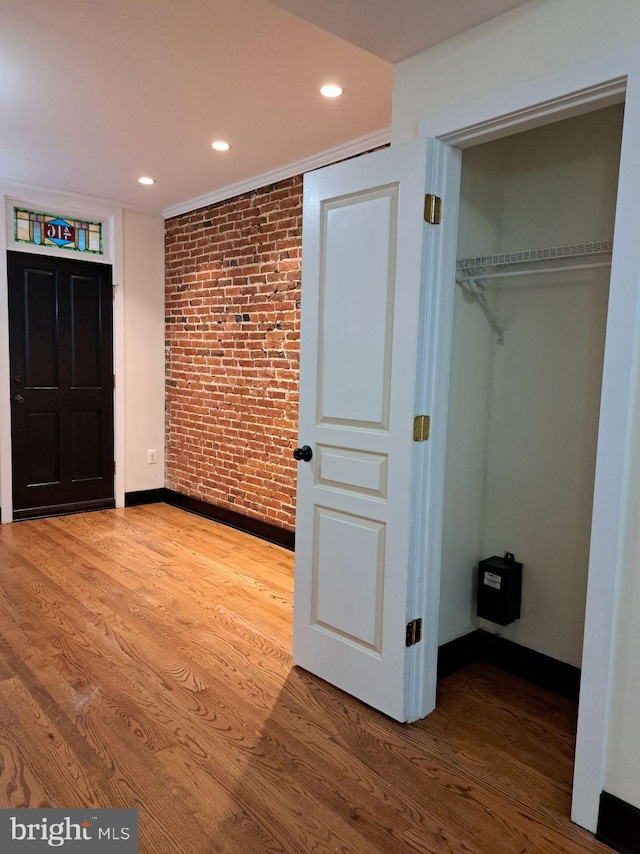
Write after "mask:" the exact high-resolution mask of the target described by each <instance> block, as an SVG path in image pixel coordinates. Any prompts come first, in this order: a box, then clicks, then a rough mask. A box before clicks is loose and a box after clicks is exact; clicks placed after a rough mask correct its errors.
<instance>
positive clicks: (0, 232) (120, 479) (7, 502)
mask: <svg viewBox="0 0 640 854" xmlns="http://www.w3.org/2000/svg"><path fill="white" fill-rule="evenodd" d="M14 204H17V205H18V206H20V207H26V208H30V209H33V210H44V211H53V212H62V213H66V214H67V215H69V216H74V215H75V216H76V217H77V218H82V219H90V220H93V221H102V223H103V254H102V255H91V254H84V255H83V254H82V253H79V252H78V253H73V252H68V256H69V257H70V258H75V257H77V258H79V259H80V260H85V261H96V262H100V263H106V264H110V265H111V268H112V275H113V284H114V287H115V296H114V303H113V365H114V374H115V375H116V377H118V378H120V381H119V382H117V383H116V388H115V394H114V413H113V414H114V422H113V426H114V455H115V456H114V459H115V463H116V473H115V480H114V495H115V501H116V507H124V450H125V448H124V379H123V378H124V295H123V293H122V288H121V287H120V286H119V285H120V283H122V281H123V271H124V259H123V239H122V233H123V224H122V223H123V214H122V208H119V207H116V206H115V205H111V204H108V203H104V204H103V203H100V202H96V200H95V199H93V198H85V197H84V196H77V195H75V194H69V193H56V192H54V191H50V190H37V189H34V188H33V187H24V186H21V185H11V184H6V185H4V186H0V508H1V511H2V517H1V518H0V523H4V522H12V521H13V489H12V477H11V475H12V472H11V402H10V372H9V304H8V283H7V250H12V251H17V252H31V253H33V254H34V255H55V256H56V257H60V255H61V253H60V251H56V250H55V249H50V248H47V247H44V246H43V247H40V246H31V245H30V244H27V243H18V242H16V241H15V240H14V238H13V219H12V212H13V205H14ZM65 257H66V256H65Z"/></svg>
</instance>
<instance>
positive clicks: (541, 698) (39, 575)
mask: <svg viewBox="0 0 640 854" xmlns="http://www.w3.org/2000/svg"><path fill="white" fill-rule="evenodd" d="M292 587H293V555H292V554H291V553H290V552H288V551H285V550H283V549H281V548H279V547H278V546H273V545H270V544H268V543H265V542H262V541H260V540H257V539H255V538H252V537H250V536H248V535H245V534H241V533H239V532H237V531H234V530H232V529H230V528H225V527H222V526H220V525H216V524H215V523H212V522H209V521H207V520H205V519H201V518H199V517H197V516H193V515H190V514H187V513H184V512H183V511H180V510H176V509H174V508H170V507H167V506H165V505H162V504H156V505H151V506H147V507H132V508H128V509H126V510H109V511H102V512H96V513H88V514H83V515H77V516H66V517H60V518H54V519H40V520H35V521H30V522H20V523H16V524H14V525H5V526H3V527H2V528H0V806H12V807H80V806H86V807H137V808H138V809H139V811H140V851H141V852H142V854H165V852H166V854H169V852H171V854H208V852H231V853H232V854H236V852H237V854H241V853H242V854H260V853H261V852H284V854H297V853H298V852H300V854H308V852H318V853H319V854H320V852H341V854H400V852H432V853H433V854H445V852H446V854H458V852H468V854H531V853H532V852H544V854H546V852H549V854H551V852H556V853H557V854H578V852H610V849H609V848H607V847H606V846H604V845H601V844H600V843H598V842H596V841H595V840H594V838H593V837H592V836H591V835H590V834H588V833H586V832H585V831H582V830H581V829H580V828H578V827H576V826H575V825H572V824H571V823H570V821H569V819H568V815H569V799H570V787H571V771H572V755H573V731H574V726H575V706H574V705H573V704H572V703H571V702H569V701H567V700H564V699H562V698H560V697H556V696H555V695H553V694H548V693H546V692H545V691H543V690H542V689H539V688H536V687H534V686H531V685H528V684H527V683H525V682H521V681H520V680H517V679H515V678H514V677H511V676H508V675H506V674H504V673H502V672H501V671H498V670H495V669H493V668H491V667H490V666H488V665H481V664H478V665H474V666H473V667H470V668H467V669H466V670H465V671H463V672H460V673H457V674H454V675H453V676H450V677H448V678H447V679H445V680H443V682H442V683H441V685H440V691H439V705H438V709H437V711H436V712H435V713H434V714H433V715H431V716H430V717H429V718H427V719H426V720H425V721H422V722H420V723H419V724H412V725H402V724H397V723H395V722H393V721H390V720H388V719H387V718H385V717H383V716H381V715H379V714H377V713H376V712H374V711H372V710H371V709H369V708H368V707H366V706H364V705H362V704H361V703H359V702H357V701H356V700H353V699H351V698H350V697H348V696H346V695H344V694H342V693H341V692H340V691H338V690H337V689H334V688H332V687H331V686H329V685H326V684H325V683H323V682H321V681H320V680H319V679H316V678H315V677H313V676H311V675H309V674H307V673H305V672H303V671H301V670H299V669H296V668H294V667H292V665H291V659H290V648H291V597H292Z"/></svg>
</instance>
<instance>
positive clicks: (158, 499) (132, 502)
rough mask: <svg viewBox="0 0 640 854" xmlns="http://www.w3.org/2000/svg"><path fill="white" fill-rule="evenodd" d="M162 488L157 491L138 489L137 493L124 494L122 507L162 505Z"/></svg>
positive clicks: (163, 491)
mask: <svg viewBox="0 0 640 854" xmlns="http://www.w3.org/2000/svg"><path fill="white" fill-rule="evenodd" d="M166 491H167V490H166V489H165V488H164V486H161V487H159V488H158V489H139V490H138V491H137V492H125V495H124V506H125V507H139V506H140V505H141V504H162V503H163V502H164V501H165V492H166Z"/></svg>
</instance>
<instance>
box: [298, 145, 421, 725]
mask: <svg viewBox="0 0 640 854" xmlns="http://www.w3.org/2000/svg"><path fill="white" fill-rule="evenodd" d="M434 145H435V143H433V142H432V141H430V142H429V143H427V142H425V141H420V142H416V143H411V144H410V145H407V146H398V147H397V148H391V149H385V150H383V151H378V152H375V153H373V154H369V155H365V156H363V157H359V158H356V159H354V160H350V161H347V162H344V163H340V164H337V165H335V166H330V167H327V168H325V169H321V170H318V171H316V172H313V173H310V174H309V175H307V176H305V188H304V213H303V223H304V225H303V262H302V309H301V347H302V350H301V366H300V367H301V371H300V416H299V442H300V445H308V446H309V448H310V449H311V451H312V454H313V456H312V458H311V459H310V460H308V461H305V460H302V461H300V462H299V468H298V499H297V522H296V566H295V599H294V643H293V655H294V661H295V663H296V664H298V665H300V666H302V667H304V668H305V669H307V670H310V671H311V672H312V673H315V674H317V675H318V676H321V677H322V678H323V679H326V680H327V681H329V682H331V683H332V684H334V685H336V686H338V687H339V688H341V689H343V690H345V691H347V692H348V693H350V694H353V695H354V696H356V697H358V698H359V699H361V700H363V701H364V702H366V703H368V704H369V705H371V706H373V707H375V708H376V709H379V710H380V711H382V712H384V713H386V714H388V715H390V716H391V717H393V718H395V719H397V720H407V719H408V717H409V716H410V713H409V712H408V706H407V697H408V695H409V692H410V690H411V686H410V685H409V684H408V683H409V682H410V679H411V670H412V669H411V667H410V666H408V661H409V656H410V655H411V654H412V653H411V651H410V650H409V649H408V648H407V646H406V641H405V638H406V626H407V623H408V621H410V620H412V619H413V618H414V617H417V616H420V615H419V614H414V613H413V612H412V608H413V598H414V596H413V595H412V594H413V590H414V587H413V586H412V584H411V583H410V581H411V578H410V576H411V572H412V568H411V566H410V559H411V555H410V551H411V549H410V537H411V528H412V512H411V504H412V502H411V486H412V467H413V466H415V461H416V454H415V451H414V441H413V421H414V416H415V415H416V414H419V413H417V412H416V410H415V406H416V403H415V401H416V369H417V352H418V344H419V340H418V339H419V317H420V315H421V310H422V309H421V290H422V289H421V283H422V281H423V279H424V277H425V272H426V266H427V263H428V260H429V259H427V258H424V255H425V253H423V244H424V231H425V229H430V228H433V227H434V226H431V225H426V224H425V222H424V202H425V199H424V196H425V177H426V175H427V174H428V167H429V165H430V157H432V156H433V153H432V147H433V146H434ZM427 254H428V253H427ZM422 296H423V297H424V294H422ZM423 643H424V641H423ZM431 660H432V662H433V665H432V666H433V669H434V674H433V682H434V685H435V656H431ZM428 710H429V709H428ZM428 710H427V711H428ZM413 716H414V717H415V715H413Z"/></svg>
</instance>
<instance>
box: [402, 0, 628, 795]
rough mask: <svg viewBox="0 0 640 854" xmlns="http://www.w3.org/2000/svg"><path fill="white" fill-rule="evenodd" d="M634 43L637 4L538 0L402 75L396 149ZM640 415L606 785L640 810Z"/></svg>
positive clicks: (429, 54) (406, 65) (409, 65)
mask: <svg viewBox="0 0 640 854" xmlns="http://www.w3.org/2000/svg"><path fill="white" fill-rule="evenodd" d="M631 44H636V45H639V46H640V4H638V2H637V0H607V2H606V3H604V2H602V0H533V2H531V3H529V4H527V5H526V6H524V7H521V8H520V9H517V10H514V11H513V12H510V13H508V14H506V15H503V16H501V17H500V18H497V19H495V20H493V21H490V22H488V23H487V24H484V25H483V26H481V27H478V28H476V29H474V30H472V31H470V32H468V33H465V34H463V35H461V36H458V37H456V38H455V39H451V40H450V41H448V42H445V43H443V44H441V45H438V46H436V47H434V48H432V49H430V50H428V51H425V52H424V53H422V54H419V55H418V56H416V57H412V58H411V59H408V60H406V61H405V62H403V63H400V64H398V65H397V66H396V68H395V69H394V90H393V114H392V144H397V143H400V142H404V141H408V140H411V139H414V138H415V136H416V128H417V124H418V122H419V121H420V120H421V119H422V118H423V117H425V116H428V115H435V114H436V113H438V112H441V111H444V110H447V109H450V108H452V107H454V106H456V105H460V104H463V103H466V102H470V101H472V100H474V99H476V98H480V97H482V96H485V95H489V94H491V93H495V92H498V91H500V90H503V89H505V88H506V87H508V86H512V85H515V84H517V83H522V82H525V81H527V80H531V79H533V78H535V77H538V76H542V75H545V74H547V73H550V72H553V71H556V70H559V69H562V68H565V67H567V66H569V65H572V64H575V63H578V62H581V61H584V60H588V59H590V58H594V57H597V56H600V55H602V54H604V53H606V52H608V51H612V50H615V49H616V48H620V47H624V46H626V45H631ZM636 376H637V377H640V365H638V368H637V371H636ZM637 406H638V411H637V412H636V413H635V418H636V420H635V432H634V434H633V435H632V437H631V446H632V447H633V448H634V449H635V452H634V456H633V458H632V463H633V471H630V472H629V484H628V495H627V500H626V506H625V509H626V513H627V519H628V525H627V533H626V535H625V541H624V547H625V550H626V555H627V560H626V562H625V565H624V567H623V570H622V577H621V578H620V579H619V582H618V584H619V591H618V596H617V602H618V604H617V606H616V615H615V635H616V637H615V650H614V656H615V671H614V675H613V681H612V685H611V691H610V703H609V724H610V726H609V738H608V745H607V775H606V779H605V781H604V783H605V788H606V789H607V790H608V791H611V792H612V793H613V794H615V795H617V796H618V797H620V798H622V799H623V800H626V801H627V802H629V803H631V804H633V805H635V806H637V807H640V775H638V768H639V767H640V739H639V738H638V737H637V721H638V720H639V719H640V670H639V669H638V667H637V661H638V660H640V621H639V619H638V614H640V586H639V584H638V575H639V574H640V540H638V517H637V511H638V507H640V457H638V452H637V448H638V447H639V446H640V402H638V403H637Z"/></svg>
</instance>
